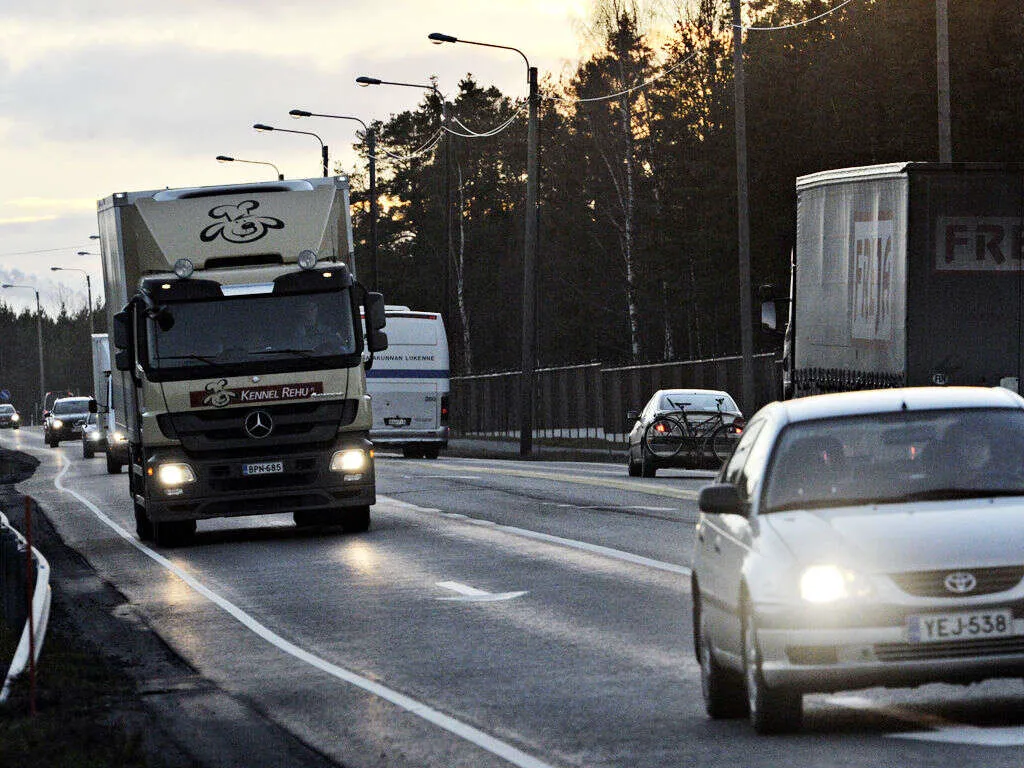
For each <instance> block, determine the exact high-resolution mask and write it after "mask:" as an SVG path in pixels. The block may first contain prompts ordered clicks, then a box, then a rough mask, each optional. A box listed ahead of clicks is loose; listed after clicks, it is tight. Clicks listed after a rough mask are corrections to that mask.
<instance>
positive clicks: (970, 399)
mask: <svg viewBox="0 0 1024 768" xmlns="http://www.w3.org/2000/svg"><path fill="white" fill-rule="evenodd" d="M699 504H700V509H701V512H700V518H699V521H698V524H697V530H696V541H695V551H694V556H693V573H692V589H693V627H694V644H695V650H696V653H697V657H698V659H699V661H700V666H701V679H702V684H703V685H702V688H703V692H704V701H705V705H706V708H707V711H708V714H709V715H710V716H711V717H714V718H719V717H737V716H744V715H747V714H749V717H750V719H751V722H752V723H753V725H754V728H755V729H756V730H757V731H758V732H761V733H771V732H778V731H787V730H793V729H795V728H798V727H799V725H800V722H801V717H802V711H803V699H802V696H803V694H804V693H810V692H826V691H837V690H845V689H855V688H866V687H872V686H890V687H892V686H912V685H921V684H924V683H931V682H952V683H970V682H974V681H979V680H984V679H988V678H995V677H1012V678H1020V677H1024V398H1021V397H1020V396H1018V395H1017V394H1015V393H1013V392H1010V391H1009V390H1006V389H1001V388H994V389H983V388H972V387H950V388H939V387H927V388H913V389H887V390H876V391H870V392H851V393H844V394H833V395H820V396H816V397H807V398H802V399H798V400H791V401H788V402H780V403H772V404H770V405H768V406H766V407H764V408H763V409H761V410H760V411H759V412H758V413H756V414H755V415H754V416H753V417H752V418H751V419H750V421H749V422H748V424H747V426H746V429H745V431H744V434H743V437H742V438H741V440H740V442H739V445H738V446H737V448H736V451H735V453H734V454H733V456H732V458H731V459H730V460H729V462H728V463H727V464H726V465H725V466H724V467H723V468H722V470H721V472H720V473H719V476H718V480H717V482H716V483H715V484H714V485H711V486H708V487H706V488H704V489H703V490H702V491H701V493H700V500H699Z"/></svg>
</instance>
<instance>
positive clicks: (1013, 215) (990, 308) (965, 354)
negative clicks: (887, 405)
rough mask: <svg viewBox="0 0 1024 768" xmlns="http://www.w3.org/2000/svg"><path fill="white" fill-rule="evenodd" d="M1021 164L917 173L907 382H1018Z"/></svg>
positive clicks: (1023, 282) (1022, 299)
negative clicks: (1017, 165)
mask: <svg viewBox="0 0 1024 768" xmlns="http://www.w3.org/2000/svg"><path fill="white" fill-rule="evenodd" d="M1022 215H1024V172H1022V171H1021V170H1020V169H1019V168H1007V167H1002V168H998V167H991V166H990V167H975V168H971V167H960V168H957V167H953V168H952V169H950V167H949V166H932V167H928V166H925V167H924V168H923V169H920V168H919V169H915V170H912V171H911V177H910V199H909V222H910V226H909V232H908V239H909V242H908V261H910V267H909V269H908V278H909V279H908V291H907V379H908V383H909V384H940V385H981V386H996V385H999V384H1004V385H1007V386H1011V387H1013V388H1017V382H1019V381H1020V380H1021V378H1022V372H1021V367H1022V345H1024V290H1022V286H1024V271H1022V267H1024V262H1022V244H1021V233H1022Z"/></svg>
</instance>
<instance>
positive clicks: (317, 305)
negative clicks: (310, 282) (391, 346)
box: [146, 290, 357, 374]
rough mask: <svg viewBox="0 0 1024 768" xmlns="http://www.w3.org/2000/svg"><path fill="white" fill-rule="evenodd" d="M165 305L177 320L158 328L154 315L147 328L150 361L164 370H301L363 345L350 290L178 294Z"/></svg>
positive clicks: (334, 362)
mask: <svg viewBox="0 0 1024 768" xmlns="http://www.w3.org/2000/svg"><path fill="white" fill-rule="evenodd" d="M167 309H168V311H169V312H170V314H171V316H172V317H173V319H174V323H173V325H172V326H171V328H170V329H168V330H160V328H159V326H158V324H157V323H155V322H154V321H152V320H150V321H149V322H148V330H149V332H148V333H147V334H146V337H147V342H146V345H147V348H148V349H147V353H148V362H149V366H148V367H149V368H150V369H152V370H158V371H160V372H161V373H170V374H174V373H185V374H189V373H199V372H198V371H194V370H193V369H195V368H202V367H209V366H215V367H217V368H218V369H220V370H223V371H224V372H228V371H230V370H231V369H240V368H244V369H245V370H250V369H251V368H253V367H254V366H255V367H257V368H259V369H261V370H270V369H274V368H278V369H282V370H286V369H287V370H295V369H296V368H297V367H298V368H302V367H310V366H309V361H310V360H313V361H317V362H318V363H320V365H317V366H314V367H324V366H327V365H337V358H338V357H339V356H345V355H352V354H354V353H355V352H356V351H357V347H356V334H355V332H354V328H353V323H352V308H351V304H350V299H349V292H348V290H344V291H338V292H330V293H313V294H302V295H292V294H286V295H273V294H262V295H250V296H236V297H230V298H224V299H218V300H216V301H194V302H174V303H173V304H169V305H168V306H167ZM296 361H303V363H304V364H303V365H298V366H296V365H295V364H294V363H295V362H296ZM283 363H288V364H286V365H282V364H283Z"/></svg>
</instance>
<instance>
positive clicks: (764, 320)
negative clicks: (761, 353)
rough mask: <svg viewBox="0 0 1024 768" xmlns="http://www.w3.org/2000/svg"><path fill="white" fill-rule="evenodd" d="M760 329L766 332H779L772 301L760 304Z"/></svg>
mask: <svg viewBox="0 0 1024 768" xmlns="http://www.w3.org/2000/svg"><path fill="white" fill-rule="evenodd" d="M761 327H762V328H763V329H764V330H766V331H777V330H779V322H778V316H777V311H776V306H775V302H774V301H762V302H761Z"/></svg>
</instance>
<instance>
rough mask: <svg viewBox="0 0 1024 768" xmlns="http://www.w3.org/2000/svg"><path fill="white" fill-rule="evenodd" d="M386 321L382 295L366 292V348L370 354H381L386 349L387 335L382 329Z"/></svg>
mask: <svg viewBox="0 0 1024 768" xmlns="http://www.w3.org/2000/svg"><path fill="white" fill-rule="evenodd" d="M387 322H388V319H387V315H386V314H385V312H384V295H383V294H380V293H373V292H368V293H367V294H366V348H367V349H369V350H370V352H383V351H384V350H385V349H387V348H388V335H387V334H386V333H384V331H383V330H381V329H382V328H384V326H385V325H387Z"/></svg>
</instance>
